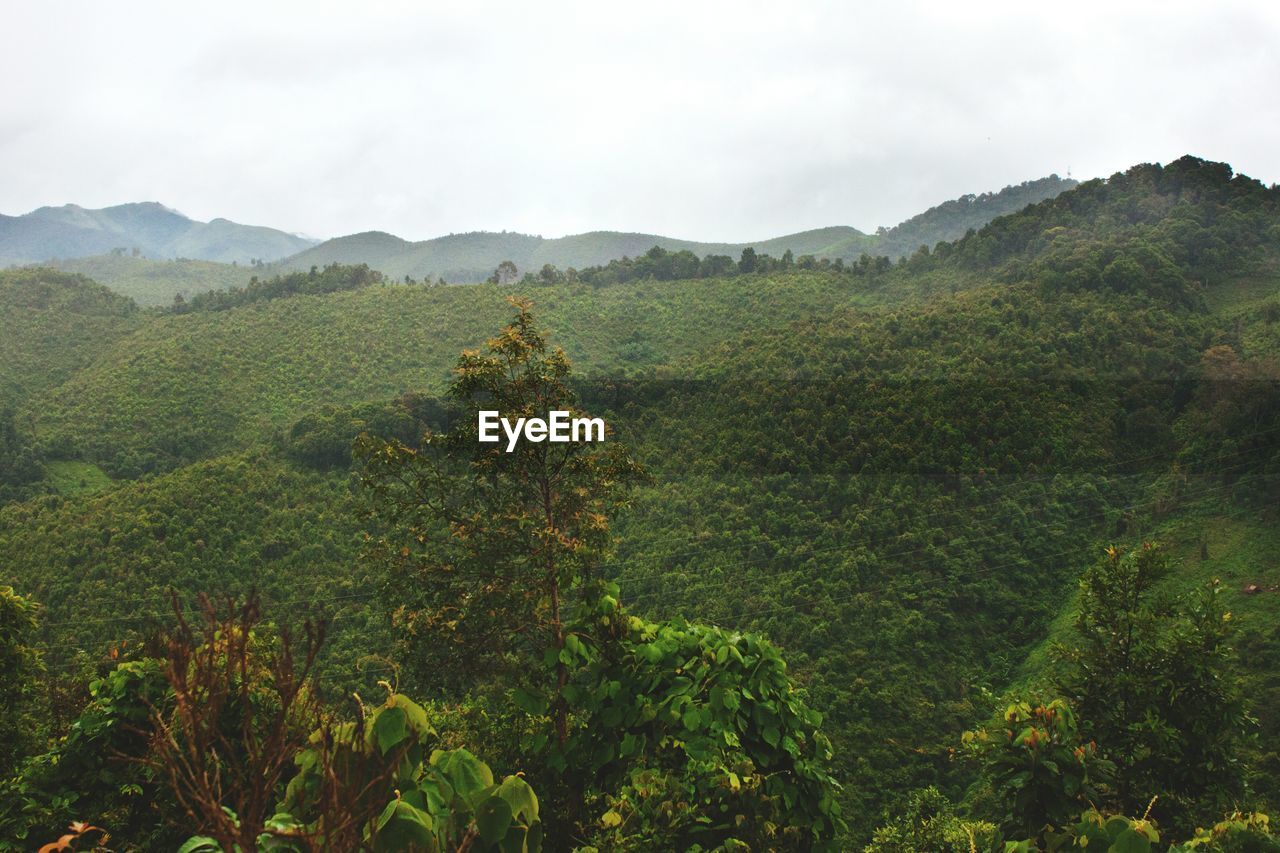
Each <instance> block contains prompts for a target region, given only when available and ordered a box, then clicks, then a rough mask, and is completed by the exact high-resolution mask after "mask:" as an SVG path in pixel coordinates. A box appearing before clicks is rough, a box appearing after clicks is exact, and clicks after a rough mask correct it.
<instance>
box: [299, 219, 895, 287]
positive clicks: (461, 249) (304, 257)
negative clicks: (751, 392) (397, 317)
mask: <svg viewBox="0 0 1280 853" xmlns="http://www.w3.org/2000/svg"><path fill="white" fill-rule="evenodd" d="M870 239H871V238H868V237H867V235H865V234H863V233H862V232H860V231H858V230H857V229H856V228H850V227H847V226H834V227H831V228H819V229H816V230H813V231H802V232H800V233H798V234H790V235H787V236H785V237H774V238H772V239H769V240H760V241H757V242H752V243H700V242H696V241H693V240H679V239H675V238H672V237H663V236H661V235H659V234H639V233H629V232H620V231H590V232H587V233H585V234H573V235H570V236H567V237H557V238H550V239H549V238H545V237H536V236H533V235H530V234H520V233H517V232H514V231H502V232H492V231H472V232H469V233H466V234H450V235H448V236H445V237H436V238H434V239H431V240H422V241H419V242H409V241H407V240H403V239H401V238H399V237H396V236H394V235H391V234H387V233H384V232H381V231H370V232H366V233H364V234H352V235H350V236H348V237H339V238H337V239H334V240H327V241H325V242H324V243H321V244H319V245H318V246H313V247H311V248H309V249H307V250H305V251H303V252H301V253H300V254H297V255H294V256H293V257H291V258H286V259H285V260H284V261H281V262H280V264H279V265H278V266H279V267H281V268H283V269H291V270H305V269H308V268H310V267H312V266H325V265H326V264H331V263H342V264H355V263H362V264H368V265H369V266H370V267H373V268H374V269H376V270H380V271H382V272H384V273H386V274H387V275H389V276H391V277H392V278H396V279H401V278H404V277H405V276H410V277H412V278H415V279H425V280H434V279H436V278H444V279H445V280H446V281H449V282H455V283H463V282H477V281H483V280H484V279H485V278H487V277H488V276H489V275H490V274H491V273H492V272H493V270H494V268H495V267H497V266H498V264H500V263H502V262H503V261H512V262H514V263H515V265H516V267H517V268H519V270H520V272H521V273H524V272H529V271H533V272H536V271H537V270H539V269H541V268H542V267H543V265H545V264H551V265H552V266H555V267H558V268H560V269H568V268H569V267H574V268H576V269H581V268H583V267H589V266H598V265H602V264H607V263H608V262H609V261H612V260H616V259H618V258H623V257H636V256H637V255H642V254H644V253H645V252H646V251H648V250H649V249H651V248H653V247H654V246H660V247H662V248H663V249H667V250H668V251H673V252H676V251H680V250H685V249H687V250H689V251H691V252H693V253H694V254H696V255H698V257H704V256H706V255H729V256H731V257H733V258H737V257H738V256H739V255H740V254H742V250H743V249H745V248H747V247H748V246H751V247H754V248H755V249H756V251H758V252H765V253H769V254H775V255H781V254H782V253H783V252H786V251H787V250H788V249H789V250H791V252H792V253H793V254H795V255H797V256H799V255H819V256H824V257H825V256H829V255H832V254H834V253H835V252H838V251H840V250H842V249H846V248H847V247H848V246H850V245H854V246H867V245H870V244H869V242H868V241H869V240H870ZM855 257H856V254H855Z"/></svg>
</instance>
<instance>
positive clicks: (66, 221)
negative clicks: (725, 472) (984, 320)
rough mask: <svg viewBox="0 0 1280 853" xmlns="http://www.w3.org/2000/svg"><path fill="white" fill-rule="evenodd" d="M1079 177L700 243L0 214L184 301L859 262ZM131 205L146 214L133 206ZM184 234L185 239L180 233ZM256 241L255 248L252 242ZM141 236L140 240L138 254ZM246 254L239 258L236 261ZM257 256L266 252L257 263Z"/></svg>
mask: <svg viewBox="0 0 1280 853" xmlns="http://www.w3.org/2000/svg"><path fill="white" fill-rule="evenodd" d="M1072 185H1074V182H1073V181H1064V180H1061V179H1059V178H1057V177H1056V176H1051V177H1049V178H1043V179H1040V180H1037V181H1029V182H1027V183H1023V184H1020V185H1018V186H1016V187H1006V188H1005V189H1003V190H1001V191H999V192H997V193H983V194H982V195H977V196H973V195H969V196H964V197H962V198H959V199H955V200H952V201H949V202H945V203H943V204H941V205H939V206H937V207H934V208H931V209H930V210H928V211H926V212H925V213H922V214H920V215H919V216H915V217H912V218H911V219H909V220H907V221H906V222H904V223H902V224H901V225H898V226H897V227H895V228H891V229H884V228H881V229H880V230H879V231H878V232H877V234H875V235H866V234H863V233H862V232H860V231H858V230H857V229H854V228H850V227H847V226H835V227H831V228H820V229H816V230H813V231H806V232H802V233H799V234H792V235H788V236H785V237H776V238H772V239H768V240H760V241H757V242H754V243H699V242H695V241H690V240H680V239H675V238H670V237H663V236H660V235H655V234H629V233H619V232H611V231H595V232H590V233H587V234H576V235H572V236H569V237H561V238H557V239H544V238H542V237H535V236H531V235H528V234H518V233H514V232H501V233H494V232H474V233H469V234H450V235H448V236H445V237H438V238H436V239H433V240H423V241H419V242H410V241H408V240H404V239H401V238H400V237H396V236H394V235H392V234H387V233H384V232H377V231H374V232H365V233H361V234H351V235H348V236H345V237H338V238H335V239H332V240H327V241H325V242H324V243H321V244H320V245H318V246H314V247H310V248H305V250H304V251H301V252H299V253H297V254H292V255H291V256H290V257H288V258H285V259H283V260H281V261H279V262H278V263H270V264H265V265H264V263H263V262H265V261H271V260H273V259H276V258H280V257H281V256H282V255H283V254H289V253H292V252H294V251H296V250H297V249H299V248H304V247H305V245H306V244H305V243H291V244H289V246H288V247H287V248H285V249H282V248H280V247H279V246H276V247H273V246H271V245H266V244H258V243H252V241H250V242H249V243H246V242H244V241H243V240H241V237H245V236H246V234H247V232H245V233H240V232H237V233H238V234H239V236H237V237H236V238H235V240H233V241H232V242H229V243H228V242H225V241H224V243H223V244H222V245H223V248H226V247H227V246H231V245H233V244H234V245H235V246H236V247H237V248H236V249H235V251H234V252H230V254H228V253H227V252H225V251H223V250H222V249H215V248H213V247H211V246H201V245H198V242H199V241H198V240H197V238H198V237H200V235H206V234H208V233H212V232H211V231H210V230H209V229H208V228H195V227H194V226H192V225H189V224H184V222H187V220H185V219H184V218H183V217H181V215H180V214H177V213H174V212H173V211H169V210H168V209H166V208H164V207H162V206H160V205H126V206H122V207H120V208H107V209H105V210H102V211H84V210H81V209H79V208H75V207H74V206H68V207H66V208H47V209H43V208H42V210H41V211H37V213H38V214H39V216H37V215H36V213H33V214H30V217H34V219H32V221H31V222H27V219H26V218H17V219H13V221H12V222H10V223H9V224H8V225H6V224H4V223H5V222H6V221H7V220H0V265H4V264H6V263H17V262H18V261H19V260H22V259H27V260H29V259H34V258H43V259H45V260H46V261H47V262H48V264H49V265H51V266H55V267H57V268H58V269H61V270H65V271H67V272H76V273H81V274H83V275H86V276H89V277H90V278H93V279H94V280H95V281H97V282H99V283H101V284H105V285H107V286H108V287H110V288H112V289H113V290H115V291H116V292H118V293H122V294H124V295H126V296H129V297H130V298H132V299H134V300H135V301H136V302H137V303H138V304H139V305H141V306H144V307H147V306H169V305H172V304H173V301H174V299H175V297H178V296H181V297H182V298H183V299H184V300H187V301H189V300H190V299H191V298H192V297H194V296H196V295H198V294H201V293H204V292H206V291H210V290H228V289H230V288H233V287H244V286H245V285H247V284H248V283H249V280H250V279H251V278H253V277H254V276H257V277H259V278H268V277H270V276H272V275H276V274H280V273H282V272H289V271H299V272H307V271H309V270H310V269H311V268H312V267H313V266H314V267H317V268H323V267H325V266H329V265H331V264H334V263H337V264H345V265H359V264H365V265H367V266H369V267H371V268H372V269H375V270H377V271H379V272H381V273H383V274H384V275H386V276H388V277H389V278H392V279H395V280H397V281H399V280H404V279H405V278H406V277H408V278H411V279H414V280H419V281H436V280H438V279H440V278H443V279H445V280H446V281H447V282H451V283H471V282H478V281H484V280H485V279H487V278H488V277H489V276H490V275H491V274H492V273H493V271H494V269H495V268H496V267H497V266H498V265H499V264H500V263H502V262H503V261H511V262H513V263H514V264H515V265H516V268H517V275H520V274H523V273H526V272H531V273H537V272H538V271H539V270H541V269H543V268H544V267H545V266H546V265H548V264H550V265H551V266H552V267H556V268H558V269H560V270H567V269H570V268H575V269H579V270H581V269H584V268H587V267H593V266H600V265H607V264H609V263H610V262H612V261H618V260H621V259H623V258H638V257H640V256H642V255H644V253H645V252H647V251H649V250H650V249H652V248H654V247H655V246H657V247H660V248H662V249H663V250H664V251H668V252H672V253H675V252H689V253H691V254H693V255H695V256H697V257H699V258H703V257H706V256H708V255H711V256H720V257H730V258H733V259H735V260H736V259H737V258H738V257H739V256H740V255H741V253H742V250H743V249H745V248H747V247H752V248H754V249H755V250H756V251H757V252H759V253H761V254H769V255H772V256H774V257H779V258H780V257H782V256H783V255H784V254H786V253H787V252H788V251H789V252H791V254H792V256H794V257H801V256H805V255H808V256H812V257H814V258H815V259H827V260H835V259H837V258H839V259H842V260H845V261H852V260H856V259H857V258H858V257H860V256H861V255H862V254H864V253H869V254H873V255H875V254H883V255H888V256H890V257H892V258H895V259H896V258H897V257H899V256H901V255H906V254H910V253H912V252H914V251H916V250H917V249H918V248H919V247H920V246H922V245H927V246H930V247H932V246H933V245H934V244H935V243H937V242H938V241H939V240H954V239H957V238H959V237H961V236H963V235H964V233H965V232H966V231H967V230H968V229H971V228H978V227H981V226H982V225H984V224H985V223H986V222H988V221H990V220H991V219H993V218H995V217H997V216H1000V215H1003V214H1006V213H1010V212H1013V211H1016V210H1018V209H1020V208H1021V207H1023V206H1025V205H1027V204H1030V203H1032V202H1035V201H1039V200H1041V199H1044V198H1047V197H1050V196H1052V195H1054V194H1056V193H1059V192H1062V191H1063V190H1064V189H1067V188H1068V187H1070V186H1072ZM128 211H133V212H134V213H133V215H132V216H129V217H125V216H124V213H125V212H128ZM117 220H123V221H117ZM151 220H155V221H151ZM148 222H149V223H150V224H149V225H148V224H146V223H148ZM24 223H25V224H24ZM218 223H222V224H221V225H220V226H219V227H221V228H222V229H223V231H224V232H225V231H228V229H230V228H231V223H225V221H224V220H218ZM197 224H198V223H197ZM213 224H215V223H210V225H211V226H212V225H213ZM10 226H12V227H13V228H14V229H16V230H15V231H14V232H13V234H11V235H10V237H8V238H6V237H5V236H4V234H5V233H6V232H5V231H4V229H5V228H7V227H10ZM19 226H21V227H19ZM37 226H38V227H37ZM67 228H74V229H80V230H78V231H75V234H77V235H79V236H78V237H76V238H75V239H71V237H69V236H68V235H67V234H66V233H64V231H65V230H66V229H67ZM235 228H242V226H235ZM42 229H43V230H42ZM85 229H89V230H87V231H86V230H85ZM255 233H256V232H255ZM184 235H185V236H184ZM286 236H287V235H286ZM178 238H181V240H182V241H183V242H177V240H178ZM6 239H9V240H10V243H11V244H12V245H13V246H14V247H16V248H13V253H14V255H13V257H12V258H8V259H6V256H5V254H4V251H3V246H4V245H6V243H5V242H4V241H5V240H6ZM228 239H230V238H228ZM290 239H293V238H291V237H290ZM14 241H17V242H14ZM193 241H195V242H193ZM19 243H21V246H19V245H18V244H19ZM250 246H253V247H254V248H252V250H250ZM134 247H138V248H139V251H138V253H137V254H136V255H135V253H134V252H133V248H134ZM210 258H212V259H213V260H210ZM237 260H238V261H239V263H238V264H235V263H232V262H234V261H237ZM219 261H224V262H219ZM249 261H256V262H257V263H247V262H249Z"/></svg>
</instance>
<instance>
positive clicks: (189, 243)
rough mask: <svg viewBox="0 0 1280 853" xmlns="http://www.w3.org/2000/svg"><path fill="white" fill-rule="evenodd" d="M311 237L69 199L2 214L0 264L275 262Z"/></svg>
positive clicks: (152, 208)
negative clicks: (140, 259) (121, 257)
mask: <svg viewBox="0 0 1280 853" xmlns="http://www.w3.org/2000/svg"><path fill="white" fill-rule="evenodd" d="M314 243H315V241H314V240H308V239H307V238H305V237H299V236H298V235H296V234H289V233H286V232H284V231H279V230H277V229H275V228H266V227H263V226H257V225H242V224H240V223H238V222H232V221H230V220H229V219H221V218H219V219H214V220H213V221H211V222H200V221H198V220H194V219H191V218H189V217H187V216H184V215H183V214H181V213H179V212H178V211H176V210H173V209H172V208H169V207H165V206H164V205H162V204H159V203H158V202H137V203H132V204H120V205H116V206H114V207H104V208H100V209H97V210H93V209H89V208H84V207H80V206H79V205H76V204H67V205H63V206H61V207H41V208H38V209H36V210H33V211H31V212H30V213H26V214H23V215H22V216H4V215H0V265H11V264H30V263H40V262H43V261H49V260H53V259H55V258H79V257H88V256H91V255H105V254H110V253H112V252H122V253H127V254H132V253H133V251H134V250H135V249H136V250H138V252H139V253H140V254H142V255H145V256H147V257H150V258H159V259H168V258H192V259H197V260H204V261H219V262H221V263H248V262H249V261H251V260H254V259H257V260H261V261H274V260H278V259H280V258H284V257H287V256H289V255H293V254H296V253H298V252H300V251H302V250H304V249H306V248H308V247H310V246H312V245H314Z"/></svg>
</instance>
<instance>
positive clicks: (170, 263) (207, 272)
mask: <svg viewBox="0 0 1280 853" xmlns="http://www.w3.org/2000/svg"><path fill="white" fill-rule="evenodd" d="M46 266H48V267H51V268H53V269H57V270H62V271H63V272H69V273H78V274H80V275H83V276H86V277H88V278H91V279H93V280H94V281H96V282H98V283H99V284H103V285H106V286H107V287H109V288H111V289H112V290H114V291H115V292H116V293H119V294H121V295H122V296H127V297H129V298H130V299H132V300H133V301H134V302H137V303H138V304H139V305H141V306H142V307H144V308H147V307H153V306H169V305H172V304H173V299H174V297H175V296H177V295H179V294H181V295H182V297H183V298H184V299H190V298H191V297H192V296H195V295H196V294H198V293H204V292H205V291H208V290H229V289H230V288H232V287H244V286H245V285H247V284H248V283H249V279H250V278H252V277H253V276H254V275H257V274H259V271H258V270H257V269H256V268H254V267H250V266H233V265H231V264H220V263H217V262H216V261H197V260H190V259H186V258H183V259H177V258H172V259H169V260H163V261H157V260H152V259H151V258H134V257H131V256H129V255H113V254H105V255H92V256H89V257H84V258H66V259H63V260H59V261H50V262H48V263H47V264H46Z"/></svg>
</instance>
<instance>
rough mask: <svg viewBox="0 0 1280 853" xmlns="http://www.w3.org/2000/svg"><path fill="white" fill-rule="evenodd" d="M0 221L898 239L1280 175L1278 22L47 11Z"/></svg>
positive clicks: (13, 128)
mask: <svg viewBox="0 0 1280 853" xmlns="http://www.w3.org/2000/svg"><path fill="white" fill-rule="evenodd" d="M6 18H7V24H8V27H7V30H8V39H7V40H6V42H7V43H6V44H5V49H4V50H3V51H0V75H3V79H5V80H6V81H8V85H6V86H5V87H4V89H3V91H2V92H0V105H2V108H0V210H3V211H4V212H6V213H20V212H24V211H26V210H29V209H31V208H34V207H37V206H39V205H42V204H57V203H64V202H70V201H74V202H77V203H80V204H85V205H89V206H101V205H105V204H113V203H119V202H123V201H135V200H157V201H162V202H165V203H166V204H169V205H171V206H173V207H176V208H178V209H180V210H183V211H184V212H186V213H188V214H189V215H192V216H196V217H199V218H211V217H214V216H227V217H229V218H232V219H236V220H239V221H243V222H250V223H256V224H269V225H273V226H276V227H281V228H286V229H289V230H296V231H303V232H306V233H310V234H315V235H320V236H329V235H337V234H343V233H349V232H353V231H360V230H367V229H375V228H376V229H382V230H388V231H393V232H395V233H398V234H401V235H403V236H406V237H410V238H423V237H428V236H434V235H436V234H440V233H447V232H450V231H462V230H470V229H502V228H508V229H517V230H522V231H529V232H534V233H542V234H546V235H556V234H563V233H570V232H576V231H583V230H588V229H592V228H609V229H619V230H643V231H656V232H661V233H667V234H673V235H679V236H685V237H691V238H701V239H748V238H760V237H764V236H769V235H774V234H780V233H784V232H789V231H796V230H800V229H803V228H811V227H818V226H822V225H830V224H851V225H855V226H857V227H860V228H863V229H868V230H869V229H871V228H874V227H875V226H876V225H880V224H893V223H895V222H897V221H898V220H900V219H902V218H904V217H906V216H909V215H911V214H913V213H915V212H918V211H919V210H922V209H924V208H925V207H928V206H929V205H931V204H935V203H937V202H939V201H942V200H944V199H946V198H950V197H953V196H956V195H959V194H961V193H965V192H980V191H983V190H988V189H998V188H999V187H1001V186H1003V185H1005V184H1007V183H1013V182H1017V181H1020V180H1025V179H1029V178H1035V177H1040V176H1042V175H1044V174H1047V173H1049V172H1051V171H1057V172H1059V173H1062V172H1065V171H1066V169H1067V168H1069V167H1070V168H1071V169H1072V171H1073V173H1074V174H1075V175H1076V176H1084V177H1087V176H1095V175H1104V174H1109V173H1110V172H1112V171H1115V170H1117V169H1121V168H1124V167H1126V166H1128V165H1132V164H1133V163H1135V162H1140V161H1150V160H1168V159H1171V158H1174V157H1177V156H1179V155H1181V154H1183V153H1188V152H1190V153H1196V154H1198V155H1200V156H1205V157H1209V158H1213V159H1221V160H1227V161H1228V162H1231V163H1232V164H1233V165H1234V166H1235V167H1236V168H1237V169H1238V170H1240V171H1243V172H1246V173H1249V174H1252V175H1254V176H1256V177H1259V178H1261V179H1263V180H1266V181H1275V180H1280V114H1278V113H1277V111H1276V109H1275V106H1274V103H1273V101H1274V97H1275V92H1276V91H1277V90H1280V51H1276V50H1275V49H1274V47H1275V45H1276V44H1278V43H1280V12H1278V11H1277V10H1276V7H1274V5H1273V4H1267V3H1262V2H1256V3H1225V4H1216V5H1212V6H1206V5H1204V4H1179V3H1162V4H1158V5H1157V4H1148V5H1126V4H1124V3H1096V4H1086V5H1084V6H1083V7H1080V6H1076V5H1073V6H1072V7H1071V8H1070V9H1066V8H1065V7H1061V8H1055V9H1050V8H1048V7H1045V6H1043V4H1026V3H1017V4H1014V3H1009V4H1001V5H982V6H979V5H975V4H954V3H939V4H923V3H905V4H904V3H841V2H831V3H808V4H805V3H796V2H792V3H786V4H783V3H775V4H754V3H699V2H683V3H666V2H660V3H652V2H646V3H643V4H633V5H630V6H628V7H624V6H622V5H620V4H614V3H608V4H604V3H591V4H588V3H552V2H541V3H520V2H510V3H468V4H464V3H455V4H424V3H373V4H346V5H337V4H317V3H270V4H263V3H252V4H251V3H240V2H224V3H220V4H218V5H217V6H216V7H212V8H209V9H205V10H200V11H195V10H193V9H191V8H190V7H189V6H188V5H186V4H173V3H129V4H102V3H95V2H71V3H59V4H27V5H23V6H19V7H17V8H10V9H8V10H7V11H6Z"/></svg>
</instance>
